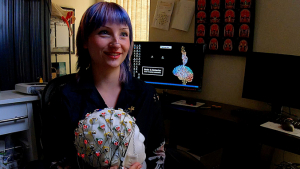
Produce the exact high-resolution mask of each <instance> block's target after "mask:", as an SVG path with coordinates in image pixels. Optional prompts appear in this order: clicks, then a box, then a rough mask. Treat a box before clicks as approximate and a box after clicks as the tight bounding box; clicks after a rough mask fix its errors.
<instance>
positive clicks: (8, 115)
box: [0, 103, 28, 135]
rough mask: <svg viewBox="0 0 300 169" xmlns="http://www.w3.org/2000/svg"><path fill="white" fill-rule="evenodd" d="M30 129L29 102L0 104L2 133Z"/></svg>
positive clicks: (0, 128)
mask: <svg viewBox="0 0 300 169" xmlns="http://www.w3.org/2000/svg"><path fill="white" fill-rule="evenodd" d="M27 129H28V113H27V104H26V103H18V104H5V105H0V135H3V134H8V133H13V132H18V131H23V130H27Z"/></svg>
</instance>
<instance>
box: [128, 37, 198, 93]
mask: <svg viewBox="0 0 300 169" xmlns="http://www.w3.org/2000/svg"><path fill="white" fill-rule="evenodd" d="M203 62H204V45H201V44H194V43H179V42H137V41H136V42H134V48H133V53H132V57H131V63H132V74H133V76H134V77H136V78H138V79H141V80H143V81H144V82H146V83H149V84H151V85H153V86H154V87H155V88H159V89H172V90H185V91H198V92H200V91H201V90H202V77H203Z"/></svg>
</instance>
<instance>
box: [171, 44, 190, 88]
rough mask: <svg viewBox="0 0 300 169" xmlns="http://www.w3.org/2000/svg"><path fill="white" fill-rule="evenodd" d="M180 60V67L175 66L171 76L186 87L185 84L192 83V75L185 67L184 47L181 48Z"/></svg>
mask: <svg viewBox="0 0 300 169" xmlns="http://www.w3.org/2000/svg"><path fill="white" fill-rule="evenodd" d="M181 59H182V65H179V66H176V67H175V68H174V69H173V74H174V75H175V76H177V77H178V79H179V80H181V81H182V84H184V85H186V83H187V82H192V81H193V77H194V74H193V71H192V70H191V69H190V68H189V67H187V66H185V65H186V63H187V61H188V57H187V56H186V51H185V48H184V46H182V47H181Z"/></svg>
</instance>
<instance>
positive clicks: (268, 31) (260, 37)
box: [149, 0, 300, 168]
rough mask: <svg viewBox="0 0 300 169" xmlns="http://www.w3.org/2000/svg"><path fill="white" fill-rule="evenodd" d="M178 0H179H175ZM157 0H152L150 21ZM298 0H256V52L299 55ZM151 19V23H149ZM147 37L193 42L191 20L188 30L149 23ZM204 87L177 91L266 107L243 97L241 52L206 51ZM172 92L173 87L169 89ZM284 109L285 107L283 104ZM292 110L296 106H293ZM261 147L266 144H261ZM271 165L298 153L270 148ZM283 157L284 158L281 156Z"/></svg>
mask: <svg viewBox="0 0 300 169" xmlns="http://www.w3.org/2000/svg"><path fill="white" fill-rule="evenodd" d="M176 2H178V0H176ZM156 3H157V0H151V11H150V12H151V13H150V22H151V23H152V20H153V16H154V12H155V7H156ZM298 9H300V1H295V0H285V1H282V0H256V10H255V29H254V48H253V50H254V51H255V52H267V53H280V54H289V55H296V56H300V47H299V44H300V31H299V30H298V28H300V15H299V13H298V11H299V10H298ZM151 23H150V25H151ZM149 39H150V41H169V42H194V23H192V24H191V25H190V29H189V31H188V32H184V31H179V30H175V29H170V30H169V31H164V30H160V29H156V28H151V27H150V36H149ZM204 64H205V66H204V74H203V91H202V92H201V93H188V92H178V91H176V94H178V93H179V94H180V95H183V96H189V97H190V96H192V97H194V98H199V99H205V100H211V101H216V102H221V103H227V104H232V105H237V106H242V107H247V108H252V109H257V110H269V109H270V107H269V106H268V105H267V104H266V103H263V102H258V101H254V100H249V99H244V98H242V90H243V78H244V70H245V64H246V59H245V57H242V56H229V55H207V56H206V57H205V60H204ZM168 92H170V93H175V91H168ZM286 109H287V108H286ZM292 113H296V114H297V113H298V114H299V110H295V109H292ZM262 149H263V151H264V150H265V149H268V146H263V147H262ZM271 149H272V151H271V152H273V153H268V152H267V151H264V152H265V153H267V156H269V155H271V156H272V157H271V159H272V160H271V166H270V168H275V166H274V164H279V163H280V162H282V161H284V160H285V161H289V162H298V163H299V157H300V156H299V155H296V154H293V153H290V152H285V151H282V150H279V149H275V150H274V149H273V148H271ZM283 157H284V158H283Z"/></svg>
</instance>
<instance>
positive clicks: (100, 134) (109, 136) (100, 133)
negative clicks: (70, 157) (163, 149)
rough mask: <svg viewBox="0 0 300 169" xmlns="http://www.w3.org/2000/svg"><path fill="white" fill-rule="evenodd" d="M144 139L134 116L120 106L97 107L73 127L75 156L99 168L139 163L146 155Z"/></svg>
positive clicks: (128, 165)
mask: <svg viewBox="0 0 300 169" xmlns="http://www.w3.org/2000/svg"><path fill="white" fill-rule="evenodd" d="M144 140H145V138H144V136H143V135H142V134H141V133H140V131H139V128H138V126H137V125H136V123H135V119H134V117H131V116H130V115H129V114H128V113H126V112H124V111H123V110H122V109H118V110H115V109H111V108H105V109H103V110H99V109H96V110H95V111H94V112H93V113H88V114H86V117H85V119H83V120H80V121H79V123H78V128H76V129H75V147H76V149H77V152H78V156H79V157H80V158H82V159H83V160H84V161H85V162H87V163H89V164H90V165H91V166H93V167H99V168H100V167H105V166H124V167H127V168H129V167H130V166H131V165H132V164H133V163H135V162H139V163H142V162H143V161H144V160H145V158H146V154H145V146H144Z"/></svg>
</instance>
